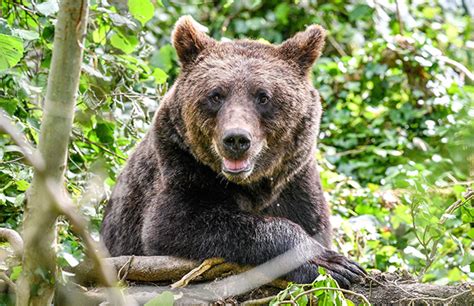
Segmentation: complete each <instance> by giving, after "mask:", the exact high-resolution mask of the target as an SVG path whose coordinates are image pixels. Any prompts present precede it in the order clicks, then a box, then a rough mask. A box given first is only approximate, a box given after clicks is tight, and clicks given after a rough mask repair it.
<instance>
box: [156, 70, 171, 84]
mask: <svg viewBox="0 0 474 306" xmlns="http://www.w3.org/2000/svg"><path fill="white" fill-rule="evenodd" d="M152 76H153V77H154V78H155V83H156V84H163V83H165V82H166V79H167V78H168V75H167V74H166V72H164V71H163V70H161V69H160V68H155V69H154V70H153V74H152Z"/></svg>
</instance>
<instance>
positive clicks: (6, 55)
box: [0, 34, 23, 71]
mask: <svg viewBox="0 0 474 306" xmlns="http://www.w3.org/2000/svg"><path fill="white" fill-rule="evenodd" d="M22 57H23V42H22V41H21V39H20V38H18V37H14V36H9V35H5V34H0V71H1V70H5V69H7V68H10V67H13V66H15V65H16V64H18V62H19V61H20V59H21V58H22Z"/></svg>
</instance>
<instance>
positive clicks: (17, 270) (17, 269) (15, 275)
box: [10, 266, 23, 281]
mask: <svg viewBox="0 0 474 306" xmlns="http://www.w3.org/2000/svg"><path fill="white" fill-rule="evenodd" d="M22 270H23V269H22V267H21V266H16V267H13V269H12V274H10V279H11V280H12V281H16V280H17V279H18V278H19V277H20V274H21V271H22Z"/></svg>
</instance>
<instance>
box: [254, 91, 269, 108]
mask: <svg viewBox="0 0 474 306" xmlns="http://www.w3.org/2000/svg"><path fill="white" fill-rule="evenodd" d="M268 101H270V97H269V96H268V94H266V93H264V92H260V93H259V94H258V95H257V102H258V104H260V105H265V104H267V103H268Z"/></svg>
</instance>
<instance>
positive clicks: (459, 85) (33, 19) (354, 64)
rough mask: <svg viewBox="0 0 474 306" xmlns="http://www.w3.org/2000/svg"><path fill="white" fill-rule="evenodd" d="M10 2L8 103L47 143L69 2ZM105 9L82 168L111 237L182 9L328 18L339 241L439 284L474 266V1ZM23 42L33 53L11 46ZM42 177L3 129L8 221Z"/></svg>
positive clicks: (82, 193)
mask: <svg viewBox="0 0 474 306" xmlns="http://www.w3.org/2000/svg"><path fill="white" fill-rule="evenodd" d="M0 6H1V7H0V9H1V11H0V108H1V109H3V110H4V111H5V112H6V113H7V114H8V116H9V117H10V118H11V119H12V120H13V121H14V122H15V123H16V125H17V127H18V128H19V129H21V130H22V131H23V132H24V133H25V134H26V135H27V138H28V139H29V140H30V141H32V142H33V143H36V142H37V140H38V128H39V124H40V119H41V115H42V111H41V106H42V103H43V99H44V94H45V88H46V80H47V75H48V67H49V64H50V60H51V51H52V50H51V48H52V41H53V35H54V27H53V25H54V24H55V18H56V14H57V11H58V3H57V1H56V0H47V1H32V0H4V1H0ZM91 6H92V7H91V13H90V21H89V29H88V34H87V37H86V45H85V57H84V63H83V66H82V71H83V73H82V76H81V83H80V92H79V96H78V102H77V109H76V113H75V121H74V128H73V134H72V139H71V146H70V151H69V158H68V169H67V173H66V174H67V181H68V189H69V191H70V192H71V194H72V195H73V197H74V200H75V201H76V203H77V205H78V206H79V207H80V209H81V210H82V211H83V212H84V213H85V214H86V215H87V216H88V217H89V218H90V219H91V222H92V225H93V230H94V234H95V235H96V237H98V228H99V227H100V221H101V219H102V214H103V208H104V204H105V202H106V199H107V197H108V196H109V195H110V191H111V188H112V186H113V185H114V182H115V179H116V177H117V175H118V173H119V171H120V170H121V168H122V167H123V166H124V163H125V161H126V158H127V156H128V155H129V154H130V153H131V152H132V151H133V148H134V146H135V145H136V143H137V142H138V141H140V139H142V137H143V135H144V133H145V132H146V130H147V127H148V126H149V124H150V121H151V119H152V117H153V114H154V112H155V111H156V109H157V107H158V105H159V101H160V98H161V97H162V95H163V94H164V93H166V91H167V90H168V88H169V86H171V84H172V83H173V80H174V79H175V78H176V75H177V74H178V72H179V65H178V63H177V58H176V54H175V51H174V49H173V47H172V46H171V44H170V33H171V31H172V28H173V24H174V22H175V21H176V20H177V19H178V18H179V17H180V16H182V15H184V14H190V15H192V16H193V17H194V18H195V19H196V20H197V21H198V22H200V23H201V24H203V25H204V26H206V27H207V28H208V33H209V35H211V36H212V37H214V38H216V39H218V40H220V39H222V40H224V39H238V38H244V37H246V38H253V39H261V40H265V41H268V42H271V43H280V42H282V41H283V40H285V39H286V38H288V37H290V36H291V35H293V34H294V33H295V32H297V31H300V30H303V29H304V28H305V26H307V25H309V24H313V23H316V24H320V25H322V26H324V27H325V28H326V29H327V30H328V34H329V36H328V39H327V43H326V47H325V50H324V52H323V55H322V57H321V58H320V59H319V60H318V62H317V64H316V65H315V66H314V68H313V73H312V81H313V83H314V86H315V87H316V88H317V89H318V90H319V92H320V94H321V96H322V103H323V108H324V114H323V119H322V126H321V133H320V136H319V139H318V142H319V151H318V153H317V154H318V160H319V165H320V168H321V175H322V181H323V188H324V190H325V195H326V196H327V199H328V201H329V203H330V205H331V207H332V210H333V214H334V217H333V226H334V233H335V235H334V237H335V238H334V239H335V246H336V247H337V249H338V250H339V251H341V252H342V253H344V254H346V255H349V256H351V257H352V258H354V259H355V260H356V261H358V262H359V263H361V264H362V266H364V267H365V268H368V269H378V270H382V271H400V270H407V271H408V272H409V273H411V274H414V275H415V276H417V277H418V278H419V279H420V280H422V281H432V282H435V283H439V284H447V283H454V282H459V281H463V280H468V279H471V280H472V279H473V278H474V263H473V258H474V250H473V247H474V245H473V239H474V228H473V224H474V208H473V205H472V203H473V201H472V200H471V199H472V198H473V194H472V192H470V191H469V189H470V188H472V187H473V186H474V75H473V73H472V71H473V69H474V33H473V28H474V22H473V15H474V2H473V1H472V0H431V1H428V0H373V1H372V0H368V1H362V0H352V1H344V0H327V1H314V0H310V1H309V0H308V1H232V0H225V1H167V0H155V1H150V0H130V2H129V3H128V4H127V1H120V0H109V1H106V0H103V1H98V0H92V1H91ZM12 44H16V45H18V46H19V47H18V48H17V49H16V50H17V51H18V52H17V53H15V52H13V54H12V52H7V51H6V50H7V49H8V46H11V45H12ZM20 47H21V48H20ZM10 51H11V50H10ZM31 176H32V171H31V168H30V167H29V166H28V165H25V164H24V160H23V159H22V155H21V153H19V150H18V148H17V147H16V146H15V145H13V144H12V143H11V141H10V139H9V138H8V137H7V136H5V135H0V227H7V228H13V229H20V228H21V223H22V212H23V205H24V199H25V191H26V190H27V189H28V187H29V185H30V182H31ZM453 204H454V205H453ZM59 239H60V242H61V243H60V245H59V247H60V250H59V255H60V261H61V262H60V264H61V265H63V266H66V265H72V266H74V265H76V264H77V263H78V262H79V261H80V260H81V259H82V258H83V247H82V245H81V243H80V241H79V239H78V238H77V237H75V236H74V235H72V233H71V232H70V230H69V225H68V224H67V222H65V221H60V227H59ZM2 247H3V246H2V244H0V248H2ZM20 270H21V268H20V267H19V266H18V267H17V269H16V270H13V271H14V274H12V275H11V278H12V279H13V280H15V278H16V277H18V274H19V271H20ZM15 271H16V272H15ZM15 273H17V274H16V275H15Z"/></svg>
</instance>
